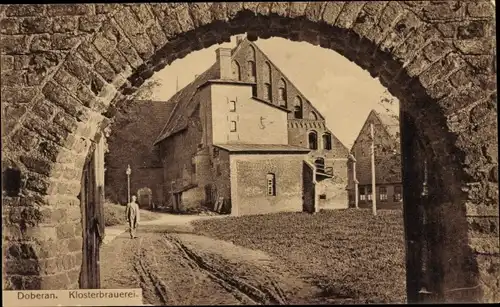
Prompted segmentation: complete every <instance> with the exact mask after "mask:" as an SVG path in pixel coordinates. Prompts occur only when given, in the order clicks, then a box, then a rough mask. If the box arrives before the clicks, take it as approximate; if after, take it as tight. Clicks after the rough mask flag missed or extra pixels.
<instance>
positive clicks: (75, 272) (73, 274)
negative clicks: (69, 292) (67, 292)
mask: <svg viewBox="0 0 500 307" xmlns="http://www.w3.org/2000/svg"><path fill="white" fill-rule="evenodd" d="M67 274H68V279H69V280H70V282H71V284H70V286H69V287H71V289H78V288H79V286H78V281H79V278H80V268H79V267H78V268H75V269H72V270H70V271H68V272H67Z"/></svg>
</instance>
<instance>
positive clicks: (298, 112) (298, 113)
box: [293, 96, 302, 119]
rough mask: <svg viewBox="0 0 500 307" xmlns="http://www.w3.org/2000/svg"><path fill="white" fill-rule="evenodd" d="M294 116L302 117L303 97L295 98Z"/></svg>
mask: <svg viewBox="0 0 500 307" xmlns="http://www.w3.org/2000/svg"><path fill="white" fill-rule="evenodd" d="M293 117H295V118H297V119H301V118H302V99H300V97H299V96H297V97H295V98H294V100H293Z"/></svg>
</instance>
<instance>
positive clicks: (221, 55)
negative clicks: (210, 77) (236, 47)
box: [215, 48, 233, 80]
mask: <svg viewBox="0 0 500 307" xmlns="http://www.w3.org/2000/svg"><path fill="white" fill-rule="evenodd" d="M215 54H216V55H217V63H219V69H220V78H221V79H224V80H229V79H232V77H233V70H232V68H231V48H219V49H217V50H215Z"/></svg>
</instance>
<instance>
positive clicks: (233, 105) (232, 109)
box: [229, 100, 236, 112]
mask: <svg viewBox="0 0 500 307" xmlns="http://www.w3.org/2000/svg"><path fill="white" fill-rule="evenodd" d="M229 111H230V112H236V101H234V100H231V101H229Z"/></svg>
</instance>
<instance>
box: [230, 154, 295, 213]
mask: <svg viewBox="0 0 500 307" xmlns="http://www.w3.org/2000/svg"><path fill="white" fill-rule="evenodd" d="M304 158H305V155H297V154H287V155H284V154H281V155H273V154H261V155H246V154H245V155H244V154H234V155H231V157H230V159H231V165H232V167H231V172H235V177H236V180H237V184H236V187H235V188H236V191H232V195H235V196H233V197H232V204H233V208H234V207H235V206H237V207H238V208H237V215H249V214H265V213H272V212H283V211H292V212H298V211H302V202H303V201H302V195H303V182H302V164H303V160H304ZM233 165H234V167H233ZM269 173H271V174H274V175H275V180H276V195H275V196H269V195H267V181H266V175H267V174H269ZM232 214H235V215H236V213H234V211H232Z"/></svg>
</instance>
